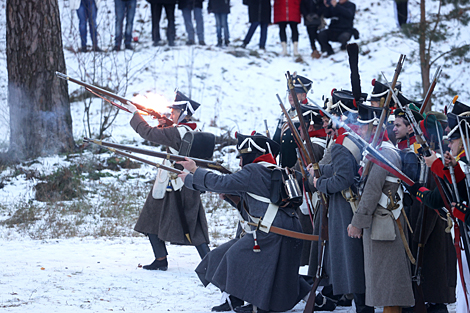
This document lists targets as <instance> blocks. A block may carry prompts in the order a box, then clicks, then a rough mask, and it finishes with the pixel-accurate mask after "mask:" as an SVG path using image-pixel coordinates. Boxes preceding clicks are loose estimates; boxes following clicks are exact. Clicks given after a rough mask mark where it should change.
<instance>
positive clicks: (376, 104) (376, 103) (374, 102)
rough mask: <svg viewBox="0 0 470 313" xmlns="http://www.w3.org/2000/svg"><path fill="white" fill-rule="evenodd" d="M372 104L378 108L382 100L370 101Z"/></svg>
mask: <svg viewBox="0 0 470 313" xmlns="http://www.w3.org/2000/svg"><path fill="white" fill-rule="evenodd" d="M370 106H371V107H376V108H378V107H379V106H380V102H379V101H372V100H371V101H370Z"/></svg>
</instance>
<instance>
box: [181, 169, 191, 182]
mask: <svg viewBox="0 0 470 313" xmlns="http://www.w3.org/2000/svg"><path fill="white" fill-rule="evenodd" d="M188 174H189V173H188V172H184V171H183V172H181V174H178V177H179V178H181V179H182V180H183V182H184V179H185V178H186V176H188Z"/></svg>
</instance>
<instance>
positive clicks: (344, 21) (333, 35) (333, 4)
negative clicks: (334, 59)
mask: <svg viewBox="0 0 470 313" xmlns="http://www.w3.org/2000/svg"><path fill="white" fill-rule="evenodd" d="M324 3H325V6H326V9H325V12H324V17H326V18H331V22H330V25H329V26H328V28H327V29H324V30H322V31H321V32H320V33H319V34H318V42H319V43H320V46H321V51H322V52H326V53H327V54H328V55H332V54H334V53H335V52H334V51H333V48H331V45H330V44H329V43H328V42H329V41H337V42H340V43H341V50H346V45H347V44H348V41H349V39H351V36H352V35H353V34H354V36H355V38H356V39H357V38H358V36H359V35H358V33H357V31H356V30H355V29H354V27H353V21H354V15H355V14H356V5H355V4H354V3H353V2H351V1H348V0H338V1H337V0H324Z"/></svg>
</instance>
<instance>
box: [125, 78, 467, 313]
mask: <svg viewBox="0 0 470 313" xmlns="http://www.w3.org/2000/svg"><path fill="white" fill-rule="evenodd" d="M312 85H313V82H312V81H311V80H310V79H308V78H306V77H303V76H300V75H295V74H294V76H292V77H291V79H290V80H289V81H288V87H289V91H290V93H289V103H290V104H291V107H290V108H289V109H288V110H286V114H283V115H282V116H281V118H280V120H279V124H278V126H277V128H276V132H275V134H274V136H273V137H272V138H270V137H269V134H266V135H264V134H261V133H257V132H253V133H252V134H251V135H243V134H240V133H237V134H236V138H237V147H236V148H237V150H238V158H239V159H240V167H241V169H240V170H239V171H237V172H234V173H231V174H223V175H222V174H218V173H215V172H214V171H210V170H208V169H205V168H202V167H200V166H198V165H197V164H196V162H195V161H194V160H193V159H191V156H189V157H188V158H186V160H185V161H180V162H176V163H175V164H173V165H172V166H174V167H175V168H180V169H183V168H184V171H183V172H181V173H180V174H179V175H178V176H177V177H176V176H173V175H170V174H169V173H168V172H166V171H165V170H161V169H159V170H158V174H157V177H156V180H155V184H154V186H153V188H152V190H151V191H150V193H149V195H148V197H147V201H146V203H145V205H144V208H143V210H142V212H141V214H140V217H139V219H138V222H137V224H136V226H135V230H136V231H138V232H141V233H143V234H146V235H147V236H148V238H149V240H150V243H151V245H152V248H153V251H154V254H155V260H154V262H153V263H151V264H149V265H146V266H144V267H143V268H144V269H147V270H167V269H168V261H167V255H168V252H167V250H166V245H165V242H170V243H175V244H182V245H193V246H195V247H196V249H197V251H198V253H199V255H200V257H201V259H202V261H201V263H200V264H199V265H198V267H197V268H196V273H197V274H198V276H199V278H200V280H201V282H202V283H203V284H204V285H205V286H207V285H208V284H209V283H212V284H213V285H215V286H216V287H218V288H219V289H220V290H221V292H222V299H223V301H222V304H220V305H217V306H214V307H213V308H212V311H217V312H222V311H231V310H234V311H235V312H271V311H272V312H282V311H286V310H290V309H292V308H293V307H294V306H295V305H296V304H297V303H298V302H299V301H300V300H302V299H304V300H306V301H307V305H306V311H313V310H321V311H333V310H335V308H336V307H337V306H351V305H352V302H353V301H354V305H355V309H356V312H358V313H362V312H366V313H368V312H374V308H377V307H383V312H385V313H395V312H397V313H398V312H401V311H402V310H404V311H417V312H426V311H427V312H448V311H447V304H450V303H455V302H456V298H457V300H458V301H457V312H468V299H467V289H466V285H465V282H466V281H468V278H469V277H468V276H469V275H468V263H467V260H469V259H470V258H468V257H467V256H466V253H468V252H469V251H468V249H466V248H467V246H466V245H467V243H468V242H467V239H468V229H467V226H466V225H467V221H468V220H469V217H468V216H469V213H468V212H470V210H468V209H467V207H466V203H468V185H467V179H466V175H468V174H469V173H468V170H467V159H466V157H465V155H466V154H465V153H466V149H467V148H468V147H467V146H468V144H469V143H468V142H467V138H468V133H469V132H470V126H469V125H470V124H469V123H470V106H467V105H465V104H464V103H462V102H460V101H457V99H456V98H454V100H453V101H452V103H451V105H449V106H448V107H447V112H446V114H444V113H439V112H432V111H431V112H427V113H423V111H424V110H420V108H421V107H422V106H423V105H425V104H423V101H411V100H409V99H407V98H406V97H405V96H404V95H403V93H402V92H401V85H400V83H399V82H397V81H395V83H393V82H392V84H388V83H380V82H378V81H373V91H372V93H371V94H370V95H367V94H364V93H359V94H358V93H357V92H354V91H353V92H351V91H346V90H334V91H333V92H332V94H331V97H329V98H327V99H326V100H325V101H324V103H322V105H317V104H316V103H314V102H313V101H311V100H309V98H308V97H307V95H308V93H309V91H310V90H311V88H312ZM353 89H354V86H353ZM199 106H200V104H199V103H197V102H195V101H194V100H191V99H189V98H188V97H186V96H185V95H184V94H182V93H181V92H177V94H176V97H175V101H174V103H173V104H172V105H171V106H170V108H171V115H170V120H172V121H173V125H168V124H166V123H167V121H165V120H163V119H161V120H159V122H160V124H159V125H158V126H157V127H152V126H150V125H149V124H148V123H147V122H146V121H145V120H144V119H143V118H142V117H141V116H140V114H139V111H138V110H137V108H136V107H135V106H133V105H132V104H128V105H127V109H128V110H129V111H130V112H132V113H133V117H132V119H131V126H132V127H133V128H134V130H135V131H136V132H137V133H139V135H140V136H142V137H143V138H144V139H146V140H148V141H151V142H154V143H158V144H161V145H165V146H167V147H168V149H169V152H171V153H175V154H178V152H179V151H180V148H181V146H182V138H183V137H184V135H185V134H186V133H188V132H192V131H195V130H196V126H197V125H196V123H192V122H191V121H190V119H191V116H192V115H193V114H194V112H195V111H196V110H197V108H198V107H199ZM300 115H301V116H300ZM305 130H307V131H306V132H305ZM299 135H300V136H299ZM299 138H300V139H299ZM444 142H446V143H444ZM305 146H310V147H311V148H310V149H307V150H309V151H310V155H308V156H307V155H306V154H309V153H306V152H305V151H306V150H302V149H304V148H305ZM447 147H448V148H449V150H447V149H445V148H447ZM165 162H168V163H169V161H168V160H166V161H165ZM205 191H209V192H215V193H219V194H221V195H222V196H223V197H224V198H225V199H226V200H227V201H228V202H229V203H231V204H232V205H233V206H235V207H236V208H237V210H238V212H239V216H240V223H239V226H238V228H237V231H236V236H235V238H234V239H232V240H230V241H229V242H227V243H225V244H223V245H221V246H219V247H217V248H215V249H213V250H212V251H210V250H209V246H208V244H209V235H208V227H207V221H206V216H205V212H204V208H203V206H202V203H201V199H200V194H201V192H205ZM299 199H300V200H299ZM302 199H303V201H302ZM303 265H309V266H308V275H299V267H300V266H303ZM312 285H313V288H312ZM318 285H320V286H322V288H319V289H318V290H317V288H316V287H317V286H318ZM456 294H457V297H456ZM309 303H310V307H309Z"/></svg>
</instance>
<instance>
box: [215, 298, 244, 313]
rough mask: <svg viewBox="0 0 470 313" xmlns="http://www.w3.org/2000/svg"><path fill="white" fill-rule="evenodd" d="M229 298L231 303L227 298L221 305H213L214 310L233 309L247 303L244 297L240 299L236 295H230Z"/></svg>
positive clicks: (225, 310) (226, 310) (224, 310)
mask: <svg viewBox="0 0 470 313" xmlns="http://www.w3.org/2000/svg"><path fill="white" fill-rule="evenodd" d="M229 299H230V303H229V302H228V300H225V303H222V304H221V305H217V306H215V307H213V308H212V312H228V311H232V309H235V308H237V307H239V306H242V305H243V304H244V303H245V301H243V300H242V299H239V298H237V297H234V296H229Z"/></svg>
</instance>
